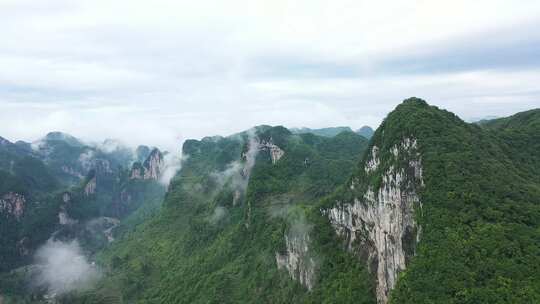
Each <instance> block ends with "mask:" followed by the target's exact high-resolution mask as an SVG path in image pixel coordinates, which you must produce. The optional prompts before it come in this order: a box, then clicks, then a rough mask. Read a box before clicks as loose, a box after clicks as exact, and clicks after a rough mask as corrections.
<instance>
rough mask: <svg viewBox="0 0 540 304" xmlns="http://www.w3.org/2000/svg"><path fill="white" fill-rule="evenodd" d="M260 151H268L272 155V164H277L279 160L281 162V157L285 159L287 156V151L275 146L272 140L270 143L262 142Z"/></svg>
mask: <svg viewBox="0 0 540 304" xmlns="http://www.w3.org/2000/svg"><path fill="white" fill-rule="evenodd" d="M259 150H261V151H268V152H269V153H270V158H271V159H272V164H275V163H276V162H277V161H278V160H280V158H281V157H283V155H285V151H283V150H282V149H281V148H280V147H278V146H277V145H276V144H274V143H273V142H272V139H270V140H269V141H261V142H260V143H259Z"/></svg>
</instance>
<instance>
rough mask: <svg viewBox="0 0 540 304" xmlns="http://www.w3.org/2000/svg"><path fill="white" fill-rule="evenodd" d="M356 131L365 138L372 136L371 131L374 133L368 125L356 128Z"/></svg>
mask: <svg viewBox="0 0 540 304" xmlns="http://www.w3.org/2000/svg"><path fill="white" fill-rule="evenodd" d="M356 133H358V134H360V135H362V136H364V137H365V138H367V139H370V138H371V137H372V136H373V133H375V131H373V129H372V128H371V127H370V126H363V127H361V128H360V129H358V130H356Z"/></svg>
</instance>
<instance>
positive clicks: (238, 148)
mask: <svg viewBox="0 0 540 304" xmlns="http://www.w3.org/2000/svg"><path fill="white" fill-rule="evenodd" d="M5 145H8V144H7V143H5ZM8 146H9V147H10V148H9V149H7V148H6V149H5V151H8V152H5V153H6V155H8V154H9V153H12V152H9V151H11V150H13V149H17V148H18V147H13V146H11V145H8ZM0 151H1V150H0ZM14 151H15V150H14ZM17 151H18V150H17ZM538 151H540V110H531V111H527V112H522V113H517V114H515V115H513V116H510V117H507V118H500V119H495V120H491V121H486V122H482V123H481V124H469V123H466V122H464V121H463V120H461V119H460V118H459V117H458V116H456V115H455V114H453V113H451V112H448V111H445V110H441V109H439V108H437V107H435V106H430V105H428V104H427V103H426V102H425V101H423V100H421V99H418V98H410V99H407V100H405V101H404V102H403V103H402V104H400V105H398V106H397V107H396V109H395V110H394V111H392V112H390V113H389V114H388V116H387V117H386V118H385V119H384V121H383V122H382V123H381V125H380V126H379V128H378V129H377V130H376V131H375V133H374V134H373V137H372V138H371V139H370V140H369V141H368V140H366V139H365V138H364V137H362V136H360V135H358V134H356V133H354V132H350V131H345V132H340V133H339V134H337V135H334V136H319V135H315V134H313V133H311V132H307V133H299V132H291V131H290V130H288V129H286V128H283V127H270V126H259V127H255V128H253V129H250V130H247V131H245V132H242V133H238V134H235V135H231V136H228V137H221V136H214V137H206V138H203V139H202V140H187V141H186V142H185V143H184V145H183V151H182V153H183V162H182V169H181V170H180V171H178V173H177V174H176V176H175V177H174V178H173V180H172V181H171V183H170V185H169V187H168V191H167V193H166V194H165V197H164V200H163V205H162V207H161V209H160V210H159V211H156V210H155V209H151V210H154V211H150V212H146V211H147V210H146V209H145V208H139V207H140V206H143V207H144V206H147V205H148V204H147V202H148V201H149V200H156V197H155V196H152V195H150V197H149V196H148V195H146V194H148V193H152V191H150V190H143V191H142V193H143V194H144V195H142V196H139V200H138V202H139V203H138V204H135V206H136V207H135V208H134V209H130V211H129V212H127V213H126V215H127V216H128V218H127V220H126V221H124V222H123V224H120V228H118V230H117V233H116V234H114V237H115V241H114V242H112V243H110V244H107V245H108V246H94V248H95V250H96V251H97V254H96V256H95V258H96V261H97V263H98V264H99V265H100V268H101V269H102V270H103V274H104V276H103V278H102V280H100V281H99V282H98V283H97V285H95V286H94V288H92V289H90V290H86V291H83V292H72V293H64V294H61V295H60V296H58V297H57V298H56V300H57V301H59V303H383V304H385V303H536V302H540V177H539V176H540V174H539V173H540V153H538ZM18 153H19V152H17V153H16V154H18ZM139 153H140V154H141V155H144V156H146V158H145V160H144V161H142V160H141V157H138V161H135V160H134V162H133V165H132V166H131V169H130V170H129V171H125V170H124V171H122V172H124V175H123V176H124V178H126V179H124V180H126V181H129V183H128V185H130V186H129V187H133V188H131V190H130V191H131V192H129V193H133V192H136V191H139V190H141V189H145V188H144V186H143V184H139V183H145V181H146V179H150V180H153V179H154V178H155V177H156V176H159V175H160V173H159V172H161V170H162V169H158V168H161V165H160V163H161V161H160V160H161V159H162V158H163V154H162V153H161V152H160V151H158V150H150V149H146V148H140V149H138V150H137V152H136V154H139ZM9 155H11V154H9ZM4 163H5V164H10V162H9V161H6V162H4ZM43 166H45V167H44V168H45V169H47V164H46V163H45V165H43ZM32 168H40V167H39V166H37V165H36V166H32ZM156 169H158V170H157V171H156ZM8 172H9V170H8ZM13 172H15V171H13ZM17 172H18V171H17ZM96 172H97V171H95V170H94V171H92V172H90V174H88V175H87V176H86V177H85V178H84V179H83V181H82V182H81V184H80V186H78V187H75V188H74V189H79V190H78V191H79V192H78V193H80V195H81V197H86V199H88V200H90V201H94V202H101V203H96V204H97V205H92V203H91V202H90V203H89V204H85V205H83V206H85V209H79V210H78V211H77V212H78V213H73V212H72V213H69V210H68V213H69V214H70V216H72V214H79V216H80V217H78V218H77V219H82V218H84V216H88V214H94V215H92V216H98V215H100V216H103V215H105V213H103V212H117V211H118V210H117V209H115V208H112V207H111V206H110V205H108V204H106V203H105V202H110V201H113V202H114V201H115V200H114V199H113V200H111V199H110V197H108V196H107V195H108V194H107V195H105V197H106V198H107V199H104V200H100V199H99V198H98V199H96V198H94V194H93V193H90V194H88V192H92V191H94V190H95V189H99V188H106V187H107V186H106V185H102V186H99V184H98V183H92V181H93V180H94V177H95V176H96V175H95V174H96ZM10 174H12V173H10ZM92 174H94V175H92ZM12 175H13V174H12ZM30 175H31V176H34V175H33V174H30ZM19 176H24V175H23V174H16V175H13V177H12V178H13V180H14V181H16V180H19V179H17V178H18V177H19ZM36 176H38V175H36ZM15 177H17V178H15ZM6 180H7V179H6ZM98 180H99V179H98ZM102 180H103V179H102ZM120 180H122V179H120ZM104 181H105V182H106V184H108V185H109V186H108V187H112V188H111V189H117V190H118V189H126V188H124V186H122V187H120V188H118V187H119V186H118V184H116V183H112V184H111V182H110V180H107V179H105V180H104ZM19 182H20V183H23V184H24V181H23V180H21V181H19ZM15 184H17V183H15V182H13V183H12V184H9V185H10V186H9V187H14V186H12V185H15ZM54 185H56V183H52V184H51V185H49V186H50V187H56V186H54ZM89 185H90V186H89ZM111 185H113V186H111ZM122 185H124V184H122ZM95 186H97V188H96V187H95ZM43 187H47V186H46V185H44V186H43ZM93 189H94V190H93ZM117 190H115V191H117ZM107 193H113V192H107ZM114 193H118V192H114ZM152 197H154V199H152ZM73 198H74V199H76V198H77V196H75V195H74V196H73ZM53 201H54V199H53ZM92 206H101V207H100V208H97V209H93V207H92ZM104 206H106V208H104V209H103V207H104ZM149 206H152V204H150V205H149ZM96 212H97V213H96ZM139 213H140V214H139ZM129 214H132V215H129ZM126 215H119V214H116V215H115V216H118V217H122V216H126ZM67 235H69V233H67ZM75 235H76V236H77V237H80V234H77V233H75ZM90 243H92V242H90ZM0 282H1V277H0ZM0 291H1V287H0ZM36 299H37V301H38V302H39V301H41V300H43V299H40V298H36Z"/></svg>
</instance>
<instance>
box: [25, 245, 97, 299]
mask: <svg viewBox="0 0 540 304" xmlns="http://www.w3.org/2000/svg"><path fill="white" fill-rule="evenodd" d="M34 258H35V261H36V264H37V267H38V274H37V275H36V276H35V277H34V278H33V282H32V283H33V285H35V286H37V287H40V288H46V289H47V291H48V293H49V294H54V295H61V294H64V293H67V292H70V291H74V290H84V289H87V288H90V287H92V285H93V284H94V283H95V282H96V281H97V280H98V279H99V278H100V277H101V272H100V271H99V269H98V268H97V267H96V266H95V265H94V264H93V263H91V262H89V261H88V259H87V258H86V256H85V255H84V254H83V251H82V249H81V247H80V245H79V243H78V242H77V241H76V240H74V241H71V242H61V241H57V240H52V239H50V240H49V241H47V243H45V245H43V246H42V247H41V248H39V249H38V251H37V252H36V254H35V257H34Z"/></svg>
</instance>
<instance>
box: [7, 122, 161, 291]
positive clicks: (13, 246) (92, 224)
mask: <svg viewBox="0 0 540 304" xmlns="http://www.w3.org/2000/svg"><path fill="white" fill-rule="evenodd" d="M105 143H109V146H107V147H105V146H104V145H101V146H95V145H86V144H83V143H82V141H80V140H78V139H76V138H75V137H72V136H70V135H67V134H63V133H59V132H52V133H49V134H48V135H47V136H45V137H44V138H43V139H42V140H40V141H38V142H36V143H32V144H30V143H24V142H17V143H15V144H13V143H11V142H9V141H8V140H6V139H1V141H0V229H1V230H0V231H1V234H0V294H2V293H5V294H7V295H9V294H10V293H14V292H15V293H16V294H17V293H18V294H19V295H21V292H17V290H19V291H21V290H23V291H24V292H22V296H23V298H24V296H26V295H30V294H32V293H33V292H31V291H30V289H29V286H28V284H27V283H26V282H24V281H25V280H21V278H20V277H19V274H18V272H20V271H18V270H17V272H15V273H12V275H10V274H8V271H10V270H14V269H16V268H17V267H20V266H24V265H28V264H31V263H33V262H34V259H35V258H34V254H35V253H36V250H37V249H38V248H39V247H40V246H42V245H44V244H45V243H46V241H47V240H61V241H66V242H67V241H70V240H77V241H78V243H80V244H81V246H82V247H83V249H84V250H85V251H86V252H87V253H88V254H92V253H94V252H96V251H98V250H100V249H101V248H103V247H104V246H105V245H107V244H108V243H109V242H110V241H111V240H112V239H114V236H113V231H112V229H113V228H114V227H115V226H117V225H118V224H119V223H120V222H119V220H120V219H123V218H126V217H127V216H129V215H130V214H132V213H133V212H134V211H136V210H138V209H139V208H140V207H141V206H143V205H145V209H146V211H147V212H149V210H150V209H155V208H156V207H158V206H159V205H160V203H161V200H162V198H163V195H164V193H165V191H166V186H165V185H163V184H162V183H160V180H159V179H160V178H161V176H162V174H163V171H164V170H166V168H165V163H164V159H163V154H162V152H160V151H159V150H157V149H154V150H153V151H151V152H149V153H148V155H147V156H146V159H145V162H144V164H142V165H141V164H139V163H138V162H137V158H135V157H134V156H133V153H132V152H131V150H129V149H128V148H126V147H123V146H120V145H115V147H114V148H111V146H110V143H111V141H106V142H105ZM141 149H144V148H141ZM134 172H137V173H140V172H142V175H141V176H138V175H137V174H134ZM149 206H152V207H151V208H150V207H149ZM141 212H142V211H141ZM139 216H140V217H143V214H140V215H139ZM133 217H134V216H131V221H132V222H133V221H135V222H136V221H140V219H136V218H133ZM66 262H68V261H66ZM29 269H33V268H29ZM2 272H5V273H4V274H2ZM25 272H28V271H27V270H25ZM30 272H31V273H33V272H35V271H33V270H32V271H30ZM39 292H40V291H38V293H39ZM7 299H8V300H9V299H10V298H7ZM6 301H7V300H6ZM21 301H22V300H21Z"/></svg>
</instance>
